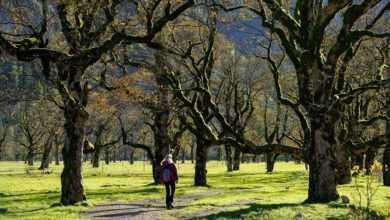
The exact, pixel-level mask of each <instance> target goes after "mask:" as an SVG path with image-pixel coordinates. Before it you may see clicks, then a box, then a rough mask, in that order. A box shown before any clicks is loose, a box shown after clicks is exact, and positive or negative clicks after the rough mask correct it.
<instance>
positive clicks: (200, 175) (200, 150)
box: [194, 138, 210, 186]
mask: <svg viewBox="0 0 390 220" xmlns="http://www.w3.org/2000/svg"><path fill="white" fill-rule="evenodd" d="M209 147H210V143H208V142H207V141H206V140H204V139H202V138H197V140H196V158H195V178H194V184H195V186H206V185H207V169H206V163H207V151H208V149H209Z"/></svg>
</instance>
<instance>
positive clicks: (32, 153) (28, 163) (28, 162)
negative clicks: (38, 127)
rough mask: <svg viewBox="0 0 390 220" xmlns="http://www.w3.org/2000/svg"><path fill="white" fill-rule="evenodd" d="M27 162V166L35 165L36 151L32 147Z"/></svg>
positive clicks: (28, 152) (29, 149)
mask: <svg viewBox="0 0 390 220" xmlns="http://www.w3.org/2000/svg"><path fill="white" fill-rule="evenodd" d="M26 162H27V165H29V166H33V165H34V150H33V149H32V147H30V148H28V151H27V156H26Z"/></svg>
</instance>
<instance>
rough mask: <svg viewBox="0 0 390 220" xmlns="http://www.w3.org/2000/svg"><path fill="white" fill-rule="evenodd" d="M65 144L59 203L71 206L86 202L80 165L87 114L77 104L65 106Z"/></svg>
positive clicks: (81, 162) (81, 163)
mask: <svg viewBox="0 0 390 220" xmlns="http://www.w3.org/2000/svg"><path fill="white" fill-rule="evenodd" d="M64 115H65V126H64V127H65V132H66V137H65V144H64V148H63V149H62V158H63V161H64V169H63V171H62V174H61V185H62V189H61V203H62V204H63V205H73V204H75V203H77V202H81V201H84V200H86V196H85V193H84V186H83V176H82V165H83V148H84V142H85V124H86V121H87V119H88V113H87V112H85V111H84V109H81V108H80V107H79V105H78V104H74V103H73V104H70V103H68V105H65V109H64Z"/></svg>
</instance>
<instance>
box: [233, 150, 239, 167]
mask: <svg viewBox="0 0 390 220" xmlns="http://www.w3.org/2000/svg"><path fill="white" fill-rule="evenodd" d="M240 163H241V151H240V150H239V149H238V148H236V149H234V158H233V170H240Z"/></svg>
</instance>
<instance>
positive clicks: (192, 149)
mask: <svg viewBox="0 0 390 220" xmlns="http://www.w3.org/2000/svg"><path fill="white" fill-rule="evenodd" d="M194 148H195V145H194V143H192V144H191V163H192V164H193V163H194Z"/></svg>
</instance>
